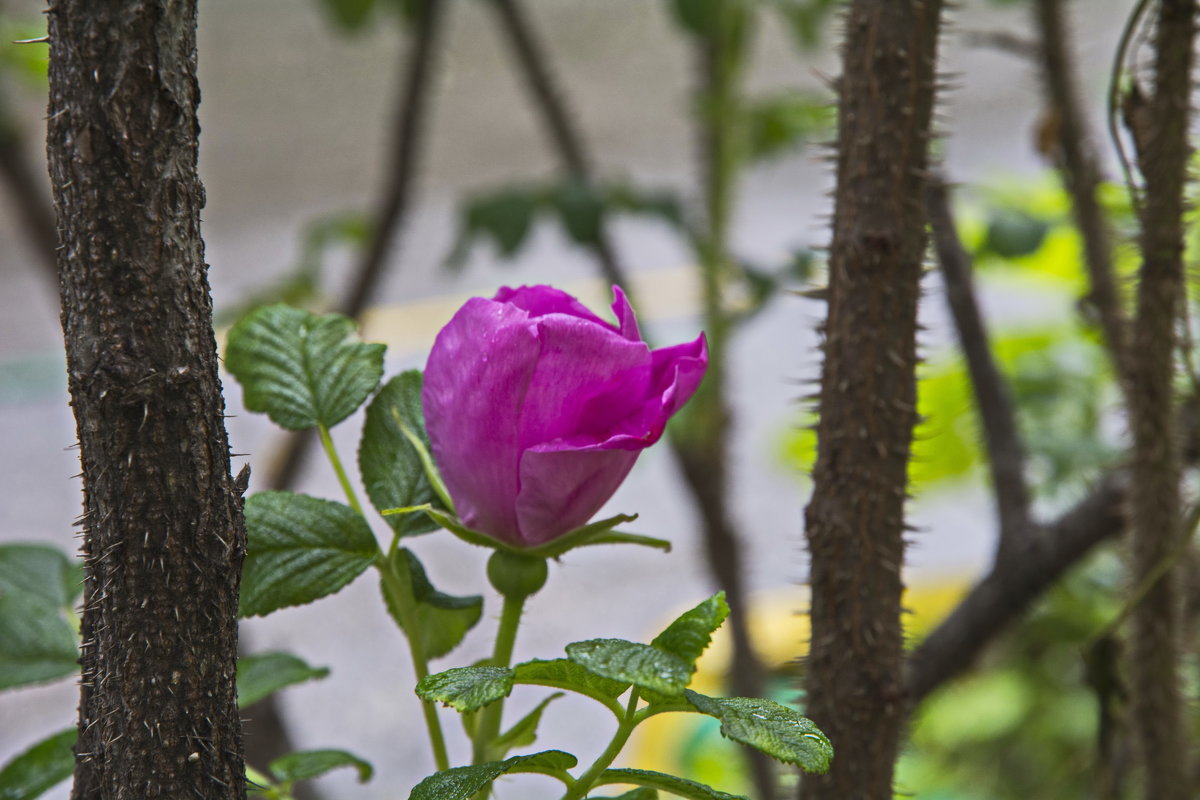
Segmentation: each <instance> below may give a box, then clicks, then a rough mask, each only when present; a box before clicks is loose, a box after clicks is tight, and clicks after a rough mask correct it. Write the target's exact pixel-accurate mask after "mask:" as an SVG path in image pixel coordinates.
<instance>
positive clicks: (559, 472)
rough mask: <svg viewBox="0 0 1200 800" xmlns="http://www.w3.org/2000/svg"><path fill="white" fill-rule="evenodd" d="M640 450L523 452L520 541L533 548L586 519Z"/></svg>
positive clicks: (620, 479)
mask: <svg viewBox="0 0 1200 800" xmlns="http://www.w3.org/2000/svg"><path fill="white" fill-rule="evenodd" d="M639 452H640V451H638V450H633V451H630V450H591V451H579V450H551V449H542V448H534V449H532V450H528V451H526V453H525V455H524V456H523V457H522V458H521V494H520V496H519V497H518V498H517V520H518V524H519V525H520V528H521V538H522V540H523V544H524V545H526V546H528V547H536V546H537V545H540V544H545V543H546V542H548V541H551V540H552V539H555V538H557V537H559V536H561V535H562V534H564V533H566V532H567V531H571V530H574V529H575V528H578V527H581V526H582V525H585V524H587V522H588V520H590V519H591V518H592V517H593V516H594V515H595V513H596V512H597V511H599V510H600V508H601V507H602V506H603V505H604V504H605V503H606V502H608V498H610V497H612V495H613V492H615V491H616V490H617V487H619V486H620V485H621V481H623V480H625V476H626V475H628V474H629V470H630V469H632V468H633V463H634V462H635V461H637V457H638V454H639Z"/></svg>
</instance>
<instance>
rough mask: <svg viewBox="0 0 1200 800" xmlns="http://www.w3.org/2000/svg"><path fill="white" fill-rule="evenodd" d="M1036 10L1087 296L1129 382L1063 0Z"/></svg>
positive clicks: (1041, 0) (1041, 1)
mask: <svg viewBox="0 0 1200 800" xmlns="http://www.w3.org/2000/svg"><path fill="white" fill-rule="evenodd" d="M1034 13H1035V16H1036V22H1037V27H1038V31H1039V34H1040V36H1041V48H1040V52H1041V62H1042V80H1043V84H1044V87H1045V92H1046V104H1047V106H1048V109H1049V111H1050V112H1051V113H1053V114H1054V115H1055V117H1056V120H1057V123H1058V124H1057V132H1058V137H1057V142H1056V144H1057V145H1058V154H1057V160H1058V167H1059V172H1060V173H1061V175H1062V180H1063V186H1064V188H1065V189H1066V190H1067V193H1068V194H1069V195H1070V196H1071V211H1072V214H1073V215H1074V217H1075V227H1076V228H1077V229H1078V230H1079V235H1080V237H1081V238H1082V239H1083V252H1084V261H1085V263H1086V266H1087V271H1088V278H1089V280H1090V283H1091V288H1090V292H1089V294H1088V300H1090V302H1091V304H1092V305H1093V306H1094V308H1095V310H1096V313H1097V316H1098V317H1099V321H1100V328H1101V330H1102V331H1103V333H1104V339H1105V343H1106V345H1107V347H1108V351H1109V355H1110V357H1111V358H1112V361H1113V364H1114V365H1115V368H1116V371H1117V375H1118V376H1119V377H1120V379H1121V382H1122V384H1123V385H1124V384H1125V382H1126V381H1127V379H1128V375H1129V365H1128V360H1129V358H1128V354H1127V352H1126V351H1127V350H1128V344H1127V342H1126V339H1127V338H1128V336H1127V333H1126V328H1127V327H1128V325H1127V322H1126V320H1125V315H1124V312H1123V311H1122V306H1121V294H1120V290H1119V288H1118V285H1117V281H1116V277H1115V270H1114V268H1113V254H1112V242H1111V236H1110V232H1109V229H1108V222H1107V219H1106V217H1105V214H1104V210H1103V209H1102V208H1101V207H1100V202H1099V199H1098V189H1099V185H1100V168H1099V165H1098V161H1097V158H1096V154H1095V153H1094V152H1093V150H1092V146H1091V144H1090V142H1091V139H1090V136H1089V134H1088V130H1087V124H1086V123H1085V121H1084V116H1083V112H1082V109H1081V105H1080V102H1079V95H1078V92H1077V91H1076V88H1075V73H1074V70H1073V65H1072V62H1071V59H1070V58H1069V57H1068V55H1067V30H1066V26H1065V25H1064V24H1063V13H1062V0H1038V1H1037V3H1036V4H1035V5H1034Z"/></svg>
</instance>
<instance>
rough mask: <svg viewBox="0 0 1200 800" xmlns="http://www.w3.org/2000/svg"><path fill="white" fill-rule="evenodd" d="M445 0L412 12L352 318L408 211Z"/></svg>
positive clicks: (284, 454) (290, 461)
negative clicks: (384, 174)
mask: <svg viewBox="0 0 1200 800" xmlns="http://www.w3.org/2000/svg"><path fill="white" fill-rule="evenodd" d="M444 6H445V3H443V2H441V1H440V0H425V2H424V3H422V4H421V8H420V11H419V13H418V14H417V17H416V20H417V21H416V25H415V29H414V31H413V41H412V45H411V47H410V49H409V51H408V52H407V53H406V54H405V57H404V59H403V60H402V62H401V63H402V65H403V69H404V75H405V77H404V79H403V80H402V81H401V87H400V97H399V102H398V104H397V116H396V119H395V134H394V136H393V137H392V145H393V149H392V153H391V169H390V170H389V171H388V176H389V180H388V183H387V186H386V187H385V189H384V195H383V198H382V200H381V201H380V204H379V207H378V210H377V212H376V215H375V220H374V224H373V225H372V228H371V240H370V243H369V245H368V247H367V249H366V250H365V251H364V253H363V257H362V261H360V262H359V264H358V267H357V269H356V270H355V272H354V282H353V285H352V287H351V289H350V292H349V294H348V295H347V298H346V301H345V302H344V303H343V304H342V307H341V309H340V311H341V312H342V313H343V314H345V315H346V316H348V317H357V316H358V315H359V314H361V313H362V312H363V310H364V309H365V308H366V305H367V302H368V301H369V300H370V298H371V296H372V295H373V294H374V293H375V290H376V288H377V286H378V284H379V280H380V278H382V277H383V273H384V267H385V266H386V264H387V254H388V251H389V250H390V248H391V245H392V241H393V240H394V239H395V238H396V235H397V233H398V232H399V230H400V228H401V226H402V225H403V223H404V219H405V217H406V215H407V211H408V205H409V202H410V200H411V196H412V191H413V185H414V183H415V177H416V171H417V160H418V157H419V154H420V148H421V144H422V141H423V134H424V131H425V122H426V117H427V116H428V115H427V113H426V107H427V106H428V104H429V97H430V94H431V88H432V80H431V78H430V75H431V72H432V68H433V60H434V56H435V55H436V53H437V49H438V47H439V41H440V38H441V30H442V27H443V25H442V20H443V16H444ZM313 438H314V437H313V432H312V431H311V430H310V431H303V432H300V433H297V434H291V435H290V436H289V437H288V439H287V441H286V443H285V444H284V446H283V448H282V450H281V451H280V453H279V455H278V456H277V457H276V459H275V462H274V469H272V470H271V472H270V473H269V477H268V480H267V484H268V485H269V486H270V487H271V488H272V489H286V488H287V487H289V486H292V485H294V484H295V482H296V478H297V476H298V475H299V474H300V471H301V470H302V469H303V468H304V464H305V462H306V461H307V459H308V456H309V454H310V453H311V452H312V447H311V445H312V442H313Z"/></svg>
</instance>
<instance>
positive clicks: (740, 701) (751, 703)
mask: <svg viewBox="0 0 1200 800" xmlns="http://www.w3.org/2000/svg"><path fill="white" fill-rule="evenodd" d="M684 696H685V697H687V699H688V700H690V701H691V703H692V705H694V706H695V707H696V708H697V710H699V711H700V712H701V713H703V714H708V715H709V716H710V717H716V718H717V719H719V720H721V733H722V734H723V735H724V736H726V737H728V738H730V739H733V740H734V741H736V742H741V743H742V744H748V745H750V746H751V747H753V748H756V749H758V750H761V751H762V752H764V753H766V754H767V755H769V756H771V757H772V758H777V759H779V760H780V761H783V762H785V763H788V764H795V765H796V766H798V767H800V768H801V769H803V770H804V771H805V772H817V773H825V772H828V771H829V763H830V762H831V761H832V760H833V745H832V744H830V742H829V739H828V738H827V737H826V736H825V734H823V733H821V730H820V729H819V728H817V726H816V725H814V724H813V722H812V720H810V719H808V718H807V717H804V716H801V715H800V714H799V713H798V712H796V711H794V710H792V709H790V708H788V707H787V706H784V705H780V704H779V703H776V702H775V701H774V700H762V699H759V698H754V697H705V696H704V695H702V694H698V693H696V692H693V691H691V690H690V689H688V690H685V691H684Z"/></svg>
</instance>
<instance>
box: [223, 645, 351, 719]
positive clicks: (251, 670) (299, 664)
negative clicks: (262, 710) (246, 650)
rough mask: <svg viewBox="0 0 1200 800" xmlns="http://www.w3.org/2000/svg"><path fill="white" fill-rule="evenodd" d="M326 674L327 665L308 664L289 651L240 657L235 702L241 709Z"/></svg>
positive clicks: (327, 671) (323, 676) (327, 673)
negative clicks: (281, 690)
mask: <svg viewBox="0 0 1200 800" xmlns="http://www.w3.org/2000/svg"><path fill="white" fill-rule="evenodd" d="M328 675H329V668H328V667H310V666H309V665H308V664H306V663H305V662H304V661H303V660H301V659H299V658H297V657H296V656H294V655H292V654H291V653H259V654H256V655H252V656H242V657H241V658H239V659H238V662H237V688H238V705H239V706H240V707H242V708H245V707H246V706H249V705H253V704H254V703H257V702H258V701H259V700H262V699H263V698H264V697H266V696H268V695H271V694H274V693H275V692H278V691H279V690H280V689H282V688H284V687H285V686H291V685H292V684H296V683H303V682H304V681H311V680H320V679H321V678H325V677H327V676H328Z"/></svg>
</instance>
